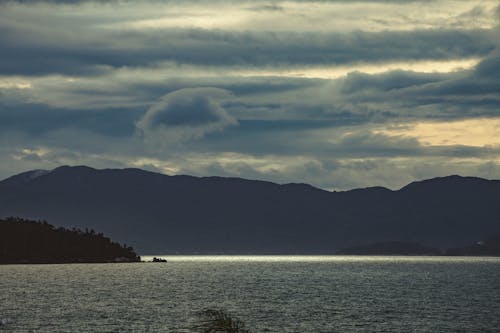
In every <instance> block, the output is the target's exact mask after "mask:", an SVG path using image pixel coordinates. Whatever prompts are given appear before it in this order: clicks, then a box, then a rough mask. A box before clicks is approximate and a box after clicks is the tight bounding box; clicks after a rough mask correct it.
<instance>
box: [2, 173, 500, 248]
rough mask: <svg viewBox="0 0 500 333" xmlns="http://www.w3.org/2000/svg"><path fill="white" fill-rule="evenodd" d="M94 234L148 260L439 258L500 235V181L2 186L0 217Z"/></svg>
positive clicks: (108, 178)
mask: <svg viewBox="0 0 500 333" xmlns="http://www.w3.org/2000/svg"><path fill="white" fill-rule="evenodd" d="M7 216H17V217H22V218H29V219H37V220H46V221H48V222H49V223H51V224H54V225H56V226H63V227H66V228H71V227H77V228H91V229H95V230H96V231H98V232H104V233H105V234H107V235H109V236H110V237H112V238H113V239H116V240H117V241H119V242H122V243H123V242H125V243H127V244H129V245H132V246H133V247H134V248H135V249H136V250H137V251H138V252H139V253H141V254H175V253H179V254H195V253H200V254H214V253H226V254H242V253H247V254H331V253H334V252H335V251H337V250H339V249H342V248H346V247H353V246H364V245H366V244H370V243H374V242H386V241H403V242H414V243H419V244H423V245H425V246H432V247H436V248H441V249H445V248H451V247H460V246H466V245H470V244H473V243H475V242H478V241H480V240H483V239H486V238H488V237H491V236H492V235H495V234H498V233H500V181H498V180H486V179H481V178H475V177H461V176H456V175H454V176H448V177H441V178H433V179H429V180H424V181H417V182H413V183H410V184H409V185H407V186H405V187H403V188H401V189H399V190H395V191H393V190H389V189H386V188H383V187H370V188H363V189H355V190H350V191H341V192H330V191H326V190H321V189H318V188H315V187H313V186H310V185H307V184H283V185H280V184H275V183H271V182H265V181H256V180H246V179H240V178H223V177H193V176H168V175H164V174H159V173H154V172H149V171H144V170H140V169H104V170H96V169H93V168H90V167H86V166H75V167H70V166H62V167H59V168H56V169H54V170H50V171H48V170H33V171H28V172H24V173H21V174H18V175H15V176H12V177H10V178H7V179H5V180H3V181H0V217H7Z"/></svg>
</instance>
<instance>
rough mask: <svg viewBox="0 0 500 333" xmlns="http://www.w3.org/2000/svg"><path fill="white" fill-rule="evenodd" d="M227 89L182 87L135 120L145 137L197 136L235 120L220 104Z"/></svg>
mask: <svg viewBox="0 0 500 333" xmlns="http://www.w3.org/2000/svg"><path fill="white" fill-rule="evenodd" d="M228 94H229V92H228V91H226V90H222V89H216V88H186V89H180V90H177V91H174V92H171V93H169V94H167V95H165V96H163V97H162V98H161V99H160V101H158V102H157V103H155V104H154V105H153V106H151V108H149V110H148V111H147V112H146V113H145V114H144V116H143V117H142V118H141V119H140V121H139V122H137V128H138V130H139V131H140V134H141V135H143V136H144V137H145V138H146V140H151V139H153V140H154V141H155V143H156V142H157V141H166V142H169V141H182V140H186V139H191V138H199V137H202V136H203V135H205V134H206V133H210V132H214V131H220V130H222V129H224V128H225V127H227V126H230V125H235V124H237V121H236V119H235V118H233V117H232V116H230V115H229V114H228V113H227V112H226V110H224V108H223V107H222V106H221V105H220V103H219V102H218V99H221V98H225V97H227V96H228Z"/></svg>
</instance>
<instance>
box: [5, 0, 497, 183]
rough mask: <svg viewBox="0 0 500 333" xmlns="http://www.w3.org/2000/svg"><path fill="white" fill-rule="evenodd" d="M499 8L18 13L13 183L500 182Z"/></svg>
mask: <svg viewBox="0 0 500 333" xmlns="http://www.w3.org/2000/svg"><path fill="white" fill-rule="evenodd" d="M499 22H500V9H499V7H498V2H497V1H496V0H495V1H486V0H485V1H447V0H443V1H432V0H422V1H404V0H398V1H395V0H394V1H389V0H386V1H340V0H330V1H301V0H295V1H293V0H292V1H260V0H256V1H232V0H224V1H213V0H210V1H209V0H205V1H204V0H184V1H159V0H146V1H70V0H66V1H27V0H24V1H2V2H0V31H1V33H0V50H1V52H0V178H5V177H7V176H10V175H13V174H16V173H19V172H21V171H25V170H30V169H51V168H54V167H57V166H60V165H82V164H84V165H89V166H93V167H97V168H121V167H138V168H143V169H147V170H153V171H157V172H163V173H166V174H192V175H199V176H209V175H218V176H237V177H244V178H251V179H264V180H270V181H275V182H279V183H287V182H305V183H310V184H313V185H315V186H318V187H321V188H325V189H331V190H342V189H350V188H355V187H364V186H374V185H382V186H386V187H389V188H393V189H396V188H399V187H401V186H403V185H405V184H406V183H408V182H411V181H413V180H417V179H424V178H431V177H436V176H444V175H449V174H461V175H471V176H480V177H485V178H496V179H500V74H499V73H500V28H499Z"/></svg>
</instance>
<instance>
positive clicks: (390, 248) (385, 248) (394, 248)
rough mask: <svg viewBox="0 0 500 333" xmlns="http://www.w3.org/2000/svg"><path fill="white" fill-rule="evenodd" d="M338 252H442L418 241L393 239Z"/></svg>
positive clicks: (397, 253)
mask: <svg viewBox="0 0 500 333" xmlns="http://www.w3.org/2000/svg"><path fill="white" fill-rule="evenodd" d="M336 254H347V255H406V256H427V255H430V256H432V255H440V254H442V252H441V251H440V250H439V249H436V248H433V247H429V246H423V245H421V244H418V243H410V242H398V241H392V242H381V243H374V244H369V245H364V246H355V247H351V248H346V249H342V250H340V251H337V253H336Z"/></svg>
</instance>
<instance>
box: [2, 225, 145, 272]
mask: <svg viewBox="0 0 500 333" xmlns="http://www.w3.org/2000/svg"><path fill="white" fill-rule="evenodd" d="M136 261H140V257H138V256H137V254H136V253H135V252H134V250H133V248H132V247H127V246H125V245H123V246H122V245H120V244H118V243H115V242H112V241H111V240H110V239H109V238H108V237H105V236H104V235H103V234H101V233H95V232H94V230H90V231H89V230H86V231H85V232H83V231H81V230H78V229H73V230H67V229H65V228H62V227H59V228H55V227H54V226H52V225H50V224H48V223H47V222H35V221H28V220H23V219H19V218H7V219H4V220H0V264H20V263H30V264H32V263H35V264H42V263H44V264H45V263H54V264H55V263H77V262H85V263H100V262H136Z"/></svg>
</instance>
